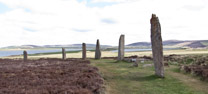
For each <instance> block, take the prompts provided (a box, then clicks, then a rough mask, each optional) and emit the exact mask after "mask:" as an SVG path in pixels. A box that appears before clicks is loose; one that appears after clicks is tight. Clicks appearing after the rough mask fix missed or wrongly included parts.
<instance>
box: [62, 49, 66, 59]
mask: <svg viewBox="0 0 208 94" xmlns="http://www.w3.org/2000/svg"><path fill="white" fill-rule="evenodd" d="M62 59H63V60H65V59H66V52H65V48H62Z"/></svg>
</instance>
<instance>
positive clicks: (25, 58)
mask: <svg viewBox="0 0 208 94" xmlns="http://www.w3.org/2000/svg"><path fill="white" fill-rule="evenodd" d="M23 58H24V61H27V51H23Z"/></svg>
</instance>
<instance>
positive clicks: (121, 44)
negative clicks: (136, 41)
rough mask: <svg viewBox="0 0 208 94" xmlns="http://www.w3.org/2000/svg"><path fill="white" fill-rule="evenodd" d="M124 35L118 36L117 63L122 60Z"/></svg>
mask: <svg viewBox="0 0 208 94" xmlns="http://www.w3.org/2000/svg"><path fill="white" fill-rule="evenodd" d="M124 44H125V43H124V35H121V36H120V39H119V46H118V59H117V60H118V61H122V60H123V59H124V49H125V47H124Z"/></svg>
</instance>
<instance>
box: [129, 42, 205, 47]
mask: <svg viewBox="0 0 208 94" xmlns="http://www.w3.org/2000/svg"><path fill="white" fill-rule="evenodd" d="M127 46H143V47H151V43H150V42H136V43H132V44H129V45H127ZM163 46H167V47H188V48H205V47H208V40H187V41H180V40H167V41H163Z"/></svg>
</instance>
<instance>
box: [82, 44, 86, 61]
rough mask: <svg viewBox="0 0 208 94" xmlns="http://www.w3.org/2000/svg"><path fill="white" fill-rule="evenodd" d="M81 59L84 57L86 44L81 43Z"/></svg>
mask: <svg viewBox="0 0 208 94" xmlns="http://www.w3.org/2000/svg"><path fill="white" fill-rule="evenodd" d="M82 59H83V60H85V59H86V44H85V43H82Z"/></svg>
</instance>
